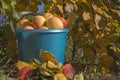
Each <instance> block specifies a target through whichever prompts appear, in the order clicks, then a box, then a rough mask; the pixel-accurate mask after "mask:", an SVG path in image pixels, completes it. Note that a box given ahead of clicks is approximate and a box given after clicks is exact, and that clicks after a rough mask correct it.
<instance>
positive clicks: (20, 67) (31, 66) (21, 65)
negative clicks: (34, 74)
mask: <svg viewBox="0 0 120 80" xmlns="http://www.w3.org/2000/svg"><path fill="white" fill-rule="evenodd" d="M25 66H28V67H29V68H30V69H35V68H36V65H35V64H34V63H33V62H31V63H27V62H22V61H18V62H17V63H16V67H17V68H18V69H19V70H21V69H22V68H23V67H25Z"/></svg>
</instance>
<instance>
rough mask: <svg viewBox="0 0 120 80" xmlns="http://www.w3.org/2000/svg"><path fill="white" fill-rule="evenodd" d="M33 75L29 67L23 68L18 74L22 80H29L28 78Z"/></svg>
mask: <svg viewBox="0 0 120 80" xmlns="http://www.w3.org/2000/svg"><path fill="white" fill-rule="evenodd" d="M31 74H32V71H31V69H30V68H29V67H28V66H25V67H23V68H22V69H21V70H20V71H19V73H18V75H19V78H20V80H28V79H27V77H30V76H31ZM26 76H27V77H26Z"/></svg>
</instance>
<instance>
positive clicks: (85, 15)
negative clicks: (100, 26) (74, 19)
mask: <svg viewBox="0 0 120 80" xmlns="http://www.w3.org/2000/svg"><path fill="white" fill-rule="evenodd" d="M82 17H83V20H89V19H91V18H90V13H89V12H83V15H82Z"/></svg>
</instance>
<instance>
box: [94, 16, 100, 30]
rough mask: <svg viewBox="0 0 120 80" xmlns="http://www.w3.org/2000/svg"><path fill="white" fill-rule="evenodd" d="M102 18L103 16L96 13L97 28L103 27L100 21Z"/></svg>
mask: <svg viewBox="0 0 120 80" xmlns="http://www.w3.org/2000/svg"><path fill="white" fill-rule="evenodd" d="M100 20H101V16H100V15H98V14H96V15H95V25H96V28H97V29H101V28H100V27H99V22H100Z"/></svg>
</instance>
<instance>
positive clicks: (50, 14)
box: [42, 12, 53, 20]
mask: <svg viewBox="0 0 120 80" xmlns="http://www.w3.org/2000/svg"><path fill="white" fill-rule="evenodd" d="M42 16H43V17H45V19H46V20H48V19H50V18H52V17H53V14H52V13H49V12H48V13H43V14H42Z"/></svg>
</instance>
